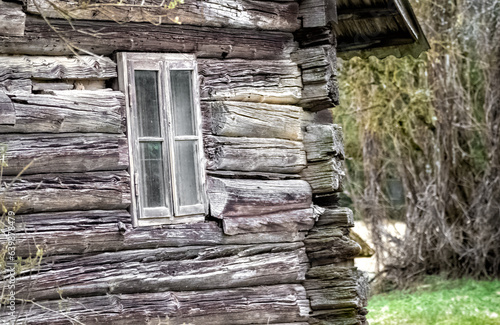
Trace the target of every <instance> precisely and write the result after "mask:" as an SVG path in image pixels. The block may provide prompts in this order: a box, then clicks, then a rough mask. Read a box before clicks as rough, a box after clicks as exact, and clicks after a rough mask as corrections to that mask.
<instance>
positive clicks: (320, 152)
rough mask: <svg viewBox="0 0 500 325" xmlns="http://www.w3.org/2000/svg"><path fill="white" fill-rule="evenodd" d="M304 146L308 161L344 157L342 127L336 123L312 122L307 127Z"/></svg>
mask: <svg viewBox="0 0 500 325" xmlns="http://www.w3.org/2000/svg"><path fill="white" fill-rule="evenodd" d="M305 131H306V132H305V133H304V147H305V150H306V155H307V161H321V160H328V159H330V158H331V157H338V159H341V160H342V159H344V155H345V153H344V141H343V136H342V127H341V126H339V125H336V124H326V125H319V124H312V125H308V126H306V127H305Z"/></svg>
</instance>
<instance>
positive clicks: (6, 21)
mask: <svg viewBox="0 0 500 325" xmlns="http://www.w3.org/2000/svg"><path fill="white" fill-rule="evenodd" d="M25 20H26V14H25V13H24V12H23V8H22V6H21V5H19V4H15V3H10V2H5V1H0V36H23V35H24V24H25Z"/></svg>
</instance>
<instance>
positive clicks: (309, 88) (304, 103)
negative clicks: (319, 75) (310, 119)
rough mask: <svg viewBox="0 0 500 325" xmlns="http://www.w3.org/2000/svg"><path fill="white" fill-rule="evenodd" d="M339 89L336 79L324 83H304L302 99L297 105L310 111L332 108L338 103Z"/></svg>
mask: <svg viewBox="0 0 500 325" xmlns="http://www.w3.org/2000/svg"><path fill="white" fill-rule="evenodd" d="M338 98H339V89H338V85H337V80H336V79H331V81H329V82H328V83H324V84H310V85H304V88H303V89H302V99H301V100H300V101H299V103H298V105H300V106H301V107H303V108H304V109H308V110H311V111H315V112H316V111H319V110H322V109H328V108H333V107H335V106H336V105H338V103H339V100H338Z"/></svg>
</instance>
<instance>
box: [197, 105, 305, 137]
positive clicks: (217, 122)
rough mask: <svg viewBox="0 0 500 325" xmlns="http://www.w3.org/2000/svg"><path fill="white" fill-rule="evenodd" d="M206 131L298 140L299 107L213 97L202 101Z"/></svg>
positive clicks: (300, 133) (299, 129) (224, 134)
mask: <svg viewBox="0 0 500 325" xmlns="http://www.w3.org/2000/svg"><path fill="white" fill-rule="evenodd" d="M202 109H203V111H204V112H207V111H208V113H209V115H208V116H207V118H209V119H210V122H211V123H210V131H211V132H212V133H213V134H215V135H221V136H227V137H252V138H278V139H288V140H301V139H302V130H301V118H302V114H301V113H302V108H301V107H299V106H291V105H273V104H265V103H250V102H241V101H240V102H232V101H216V102H203V103H202Z"/></svg>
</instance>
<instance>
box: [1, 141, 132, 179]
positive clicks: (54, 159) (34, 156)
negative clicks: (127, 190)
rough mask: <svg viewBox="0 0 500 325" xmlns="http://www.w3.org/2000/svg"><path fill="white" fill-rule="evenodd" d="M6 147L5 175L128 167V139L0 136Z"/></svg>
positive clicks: (121, 168)
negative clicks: (6, 164) (22, 172)
mask: <svg viewBox="0 0 500 325" xmlns="http://www.w3.org/2000/svg"><path fill="white" fill-rule="evenodd" d="M0 143H4V144H6V145H7V160H8V164H9V165H8V166H7V167H5V168H4V169H3V174H4V175H17V174H18V173H19V172H20V171H21V170H23V168H24V167H25V166H27V165H28V164H29V163H30V162H31V161H33V160H34V161H33V163H32V164H31V166H30V167H29V168H28V169H27V170H26V171H25V172H24V175H28V174H38V173H74V172H88V171H102V170H123V169H126V168H127V167H128V164H129V161H128V145H127V138H126V137H125V135H115V134H72V133H70V134H57V135H47V134H40V133H38V134H29V135H21V136H20V135H19V134H0Z"/></svg>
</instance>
